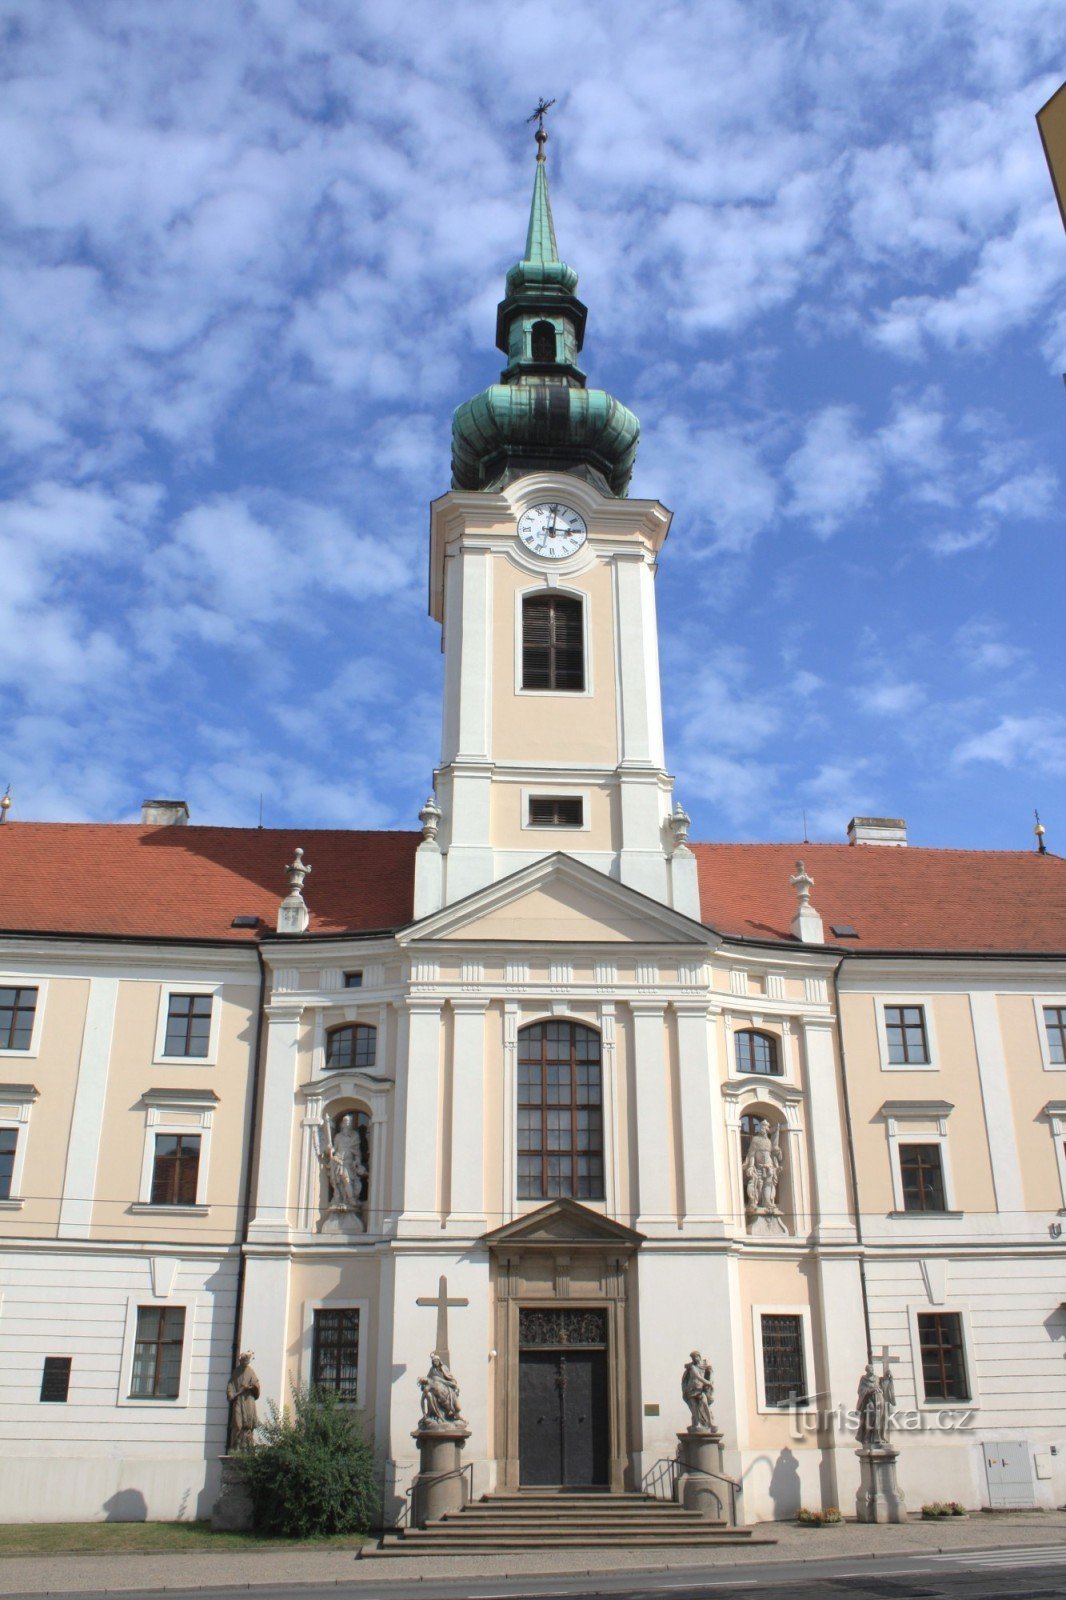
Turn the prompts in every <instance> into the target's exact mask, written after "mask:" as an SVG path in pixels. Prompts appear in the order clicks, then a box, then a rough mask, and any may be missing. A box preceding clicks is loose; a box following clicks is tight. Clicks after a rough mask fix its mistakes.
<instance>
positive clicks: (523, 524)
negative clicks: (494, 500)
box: [518, 501, 588, 561]
mask: <svg viewBox="0 0 1066 1600" xmlns="http://www.w3.org/2000/svg"><path fill="white" fill-rule="evenodd" d="M518 537H519V538H520V539H521V541H522V543H523V544H524V545H525V547H526V549H527V550H532V552H533V554H534V555H535V556H547V557H548V559H549V560H551V561H561V560H562V558H563V557H564V556H572V555H573V554H574V552H575V550H580V549H581V546H582V545H583V544H584V542H585V540H586V538H587V537H588V529H587V528H586V527H585V519H584V517H583V516H582V515H581V513H580V512H579V511H574V510H573V508H572V507H571V506H564V505H562V504H559V503H557V502H555V501H552V502H549V503H546V504H544V505H539V506H530V508H529V510H528V511H524V512H523V513H522V515H521V517H520V518H519V519H518Z"/></svg>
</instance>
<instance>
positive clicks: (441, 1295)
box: [415, 1273, 470, 1367]
mask: <svg viewBox="0 0 1066 1600" xmlns="http://www.w3.org/2000/svg"><path fill="white" fill-rule="evenodd" d="M469 1304H470V1301H469V1300H462V1299H459V1298H456V1299H453V1300H449V1299H448V1280H447V1278H446V1277H445V1276H444V1274H443V1273H441V1277H440V1283H439V1285H438V1287H437V1293H436V1295H422V1296H420V1297H419V1298H418V1299H417V1300H416V1301H415V1305H416V1306H436V1308H437V1342H436V1344H435V1345H434V1347H433V1348H434V1350H435V1351H436V1352H437V1353H438V1354H439V1355H440V1357H441V1360H442V1361H443V1362H444V1365H445V1366H446V1367H450V1366H451V1364H452V1358H451V1352H450V1351H449V1349H448V1307H449V1306H468V1305H469Z"/></svg>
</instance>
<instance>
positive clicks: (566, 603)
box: [522, 594, 585, 693]
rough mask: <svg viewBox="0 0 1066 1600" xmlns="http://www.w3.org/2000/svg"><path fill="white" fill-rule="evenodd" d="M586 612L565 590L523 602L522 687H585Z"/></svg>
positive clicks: (530, 596)
mask: <svg viewBox="0 0 1066 1600" xmlns="http://www.w3.org/2000/svg"><path fill="white" fill-rule="evenodd" d="M584 634H585V614H584V608H583V606H582V604H581V601H580V600H575V599H573V598H572V597H571V596H569V595H565V594H533V595H527V596H526V598H525V599H524V600H523V602H522V687H523V689H556V690H563V691H568V692H570V693H574V692H577V693H581V692H583V690H584V688H585V637H584Z"/></svg>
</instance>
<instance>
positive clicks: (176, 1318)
mask: <svg viewBox="0 0 1066 1600" xmlns="http://www.w3.org/2000/svg"><path fill="white" fill-rule="evenodd" d="M184 1343H185V1307H184V1306H138V1308H137V1337H136V1340H135V1343H134V1346H133V1372H132V1375H131V1379H130V1399H131V1400H176V1399H177V1398H178V1390H179V1388H180V1386H181V1352H182V1346H183V1345H184Z"/></svg>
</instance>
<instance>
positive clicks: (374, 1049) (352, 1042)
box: [326, 1022, 378, 1070]
mask: <svg viewBox="0 0 1066 1600" xmlns="http://www.w3.org/2000/svg"><path fill="white" fill-rule="evenodd" d="M377 1053H378V1030H377V1029H376V1028H372V1027H370V1026H369V1024H368V1023H365V1022H357V1023H355V1024H354V1025H353V1024H348V1025H347V1026H346V1027H343V1028H331V1029H330V1030H329V1032H328V1033H327V1034H326V1066H327V1067H332V1068H336V1069H338V1070H340V1069H342V1068H344V1067H372V1066H373V1065H374V1063H375V1061H376V1060H377Z"/></svg>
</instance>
